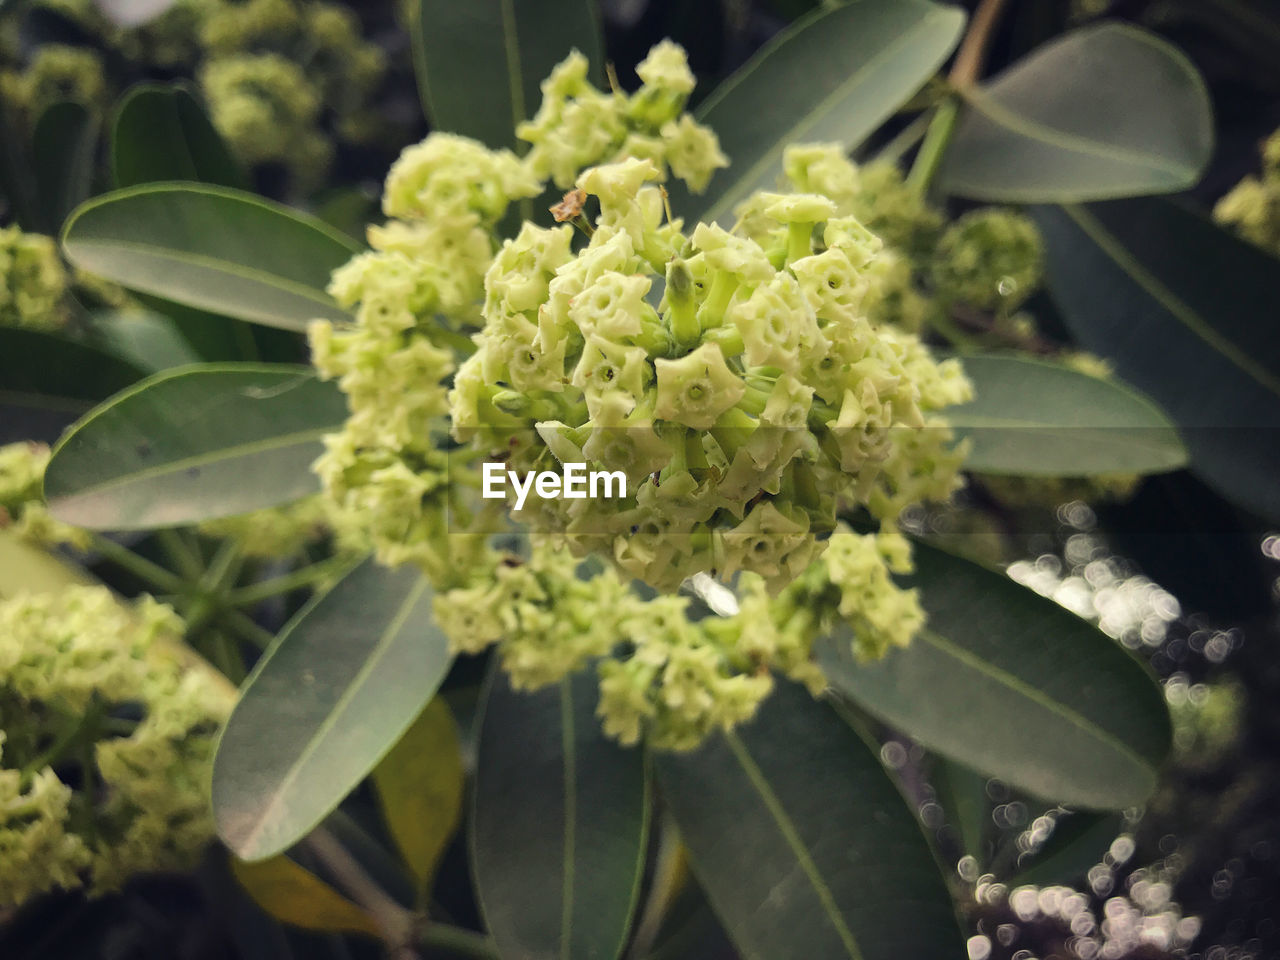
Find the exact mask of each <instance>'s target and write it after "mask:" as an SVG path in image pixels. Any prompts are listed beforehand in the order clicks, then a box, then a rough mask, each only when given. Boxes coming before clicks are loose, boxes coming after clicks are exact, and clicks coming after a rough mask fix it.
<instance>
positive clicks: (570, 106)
mask: <svg viewBox="0 0 1280 960" xmlns="http://www.w3.org/2000/svg"><path fill="white" fill-rule="evenodd" d="M589 70H590V65H589V64H588V62H587V58H586V57H584V56H583V55H582V54H581V53H579V52H578V51H577V50H574V51H573V52H572V53H570V54H569V56H568V57H566V58H565V59H564V60H563V61H562V62H561V63H560V64H558V65H557V66H556V67H555V69H554V70H552V71H551V75H550V76H549V77H547V79H546V80H544V81H543V82H542V104H541V106H540V107H539V108H538V112H537V114H535V115H534V117H533V119H532V120H528V121H526V122H524V123H522V124H520V125H519V126H518V127H517V128H516V135H517V136H518V137H519V138H520V139H521V140H524V141H526V142H527V143H530V144H532V145H533V146H532V149H531V150H530V151H529V154H528V156H526V157H525V161H526V163H528V165H529V167H530V169H531V170H532V171H533V172H534V174H535V175H536V176H537V177H539V178H540V179H550V180H551V181H552V182H553V183H555V185H556V186H557V187H559V188H560V189H562V190H567V189H568V188H569V187H570V186H572V185H573V183H574V181H575V179H576V178H577V176H578V174H579V173H580V172H581V171H582V170H585V169H586V168H588V167H593V166H596V165H598V164H601V163H605V162H616V161H618V160H621V159H623V158H625V157H632V158H635V159H645V160H650V161H652V162H653V163H654V164H656V166H657V169H658V171H659V177H660V179H664V180H665V179H666V174H667V171H668V170H670V172H671V174H672V175H673V176H675V177H677V178H678V179H681V180H684V181H685V182H686V183H687V184H688V185H689V187H690V189H692V190H693V191H694V192H695V193H700V192H702V191H703V190H705V189H706V187H707V183H708V182H709V181H710V179H711V177H712V175H713V174H714V173H715V171H716V170H718V169H720V168H721V167H725V166H727V165H728V163H729V161H728V159H727V158H726V157H725V155H724V154H723V153H722V152H721V150H720V142H719V140H718V139H717V137H716V135H715V133H714V132H712V131H711V130H709V129H708V128H706V127H704V126H702V125H700V124H698V123H697V122H696V121H695V120H694V119H693V118H692V117H691V116H689V115H688V114H685V113H684V112H683V111H684V106H685V104H686V103H687V102H688V99H689V94H690V92H691V91H692V90H693V87H694V77H693V73H692V71H691V70H690V69H689V63H688V59H687V58H686V56H685V52H684V49H683V48H681V47H680V46H679V45H678V44H675V43H672V42H671V41H670V40H664V41H662V42H661V43H659V44H658V45H657V46H655V47H654V48H653V49H652V50H651V51H649V55H648V56H647V57H646V58H645V59H644V60H643V61H642V62H641V63H640V64H639V65H638V66H637V67H636V73H637V74H638V75H639V76H640V79H641V81H642V86H641V87H640V89H639V90H637V91H636V92H635V93H634V94H632V95H631V96H629V97H628V96H627V95H626V94H623V93H621V92H620V91H614V92H612V93H603V92H602V91H600V90H598V89H597V88H596V87H595V86H593V85H592V83H591V81H590V80H589V79H588V77H587V74H588V72H589Z"/></svg>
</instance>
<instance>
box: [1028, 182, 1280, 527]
mask: <svg viewBox="0 0 1280 960" xmlns="http://www.w3.org/2000/svg"><path fill="white" fill-rule="evenodd" d="M1033 212H1034V215H1035V218H1036V222H1037V223H1038V224H1039V225H1040V228H1041V230H1042V231H1043V232H1044V235H1045V240H1046V242H1047V245H1048V263H1047V278H1048V284H1049V289H1050V292H1051V293H1052V294H1053V297H1054V300H1055V301H1057V304H1058V306H1059V308H1060V309H1061V311H1062V314H1063V319H1064V321H1065V322H1066V324H1067V327H1068V328H1069V329H1070V330H1071V333H1072V335H1073V336H1074V337H1075V338H1076V339H1077V340H1078V341H1079V342H1080V344H1081V345H1082V346H1083V347H1085V348H1086V349H1088V350H1092V351H1093V352H1094V353H1098V354H1101V355H1102V356H1104V357H1107V358H1108V359H1110V360H1111V361H1113V362H1114V364H1115V367H1116V372H1117V373H1118V374H1119V375H1120V376H1121V377H1123V378H1124V379H1125V380H1126V381H1128V382H1129V383H1132V384H1133V385H1134V386H1136V387H1137V388H1138V389H1140V390H1142V391H1143V392H1145V393H1146V394H1148V395H1149V396H1150V397H1151V398H1152V399H1154V400H1155V401H1156V402H1157V403H1159V404H1160V405H1161V407H1163V408H1164V410H1165V411H1166V412H1167V413H1168V414H1169V415H1170V416H1171V417H1172V418H1173V420H1174V422H1175V423H1177V424H1178V427H1179V430H1180V432H1181V434H1182V437H1183V440H1184V441H1185V442H1186V445H1187V448H1188V450H1190V452H1191V461H1192V469H1193V470H1194V471H1195V472H1196V473H1198V474H1199V475H1200V476H1201V477H1202V478H1203V479H1204V480H1205V481H1206V482H1208V483H1209V484H1211V485H1213V486H1215V487H1216V488H1217V489H1218V490H1219V491H1220V492H1221V493H1223V494H1224V495H1226V496H1227V497H1229V498H1230V499H1232V500H1235V501H1236V502H1237V503H1239V504H1241V505H1242V506H1245V507H1247V508H1249V509H1251V510H1254V511H1256V512H1258V513H1261V514H1263V515H1265V516H1268V517H1270V518H1272V519H1280V484H1278V483H1277V482H1276V477H1277V476H1280V443H1277V433H1276V425H1277V424H1280V337H1277V336H1276V317H1277V316H1280V285H1277V283H1276V277H1277V274H1278V272H1280V265H1277V262H1276V260H1275V259H1274V258H1273V257H1271V256H1269V255H1267V254H1266V253H1263V252H1262V251H1260V250H1258V249H1257V248H1255V247H1254V246H1252V245H1251V244H1248V243H1245V242H1244V241H1243V240H1239V239H1237V238H1236V237H1234V236H1232V235H1231V234H1230V233H1228V232H1226V231H1225V230H1222V229H1220V228H1218V227H1216V226H1214V225H1213V224H1212V223H1210V222H1209V221H1208V220H1206V219H1205V218H1203V217H1202V216H1201V215H1199V214H1198V213H1194V212H1192V211H1190V210H1188V209H1185V208H1183V207H1181V206H1179V205H1178V204H1176V203H1173V202H1171V201H1167V200H1151V199H1146V200H1125V201H1116V202H1113V203H1106V204H1093V205H1090V206H1087V207H1067V208H1037V209H1036V210H1035V211H1033Z"/></svg>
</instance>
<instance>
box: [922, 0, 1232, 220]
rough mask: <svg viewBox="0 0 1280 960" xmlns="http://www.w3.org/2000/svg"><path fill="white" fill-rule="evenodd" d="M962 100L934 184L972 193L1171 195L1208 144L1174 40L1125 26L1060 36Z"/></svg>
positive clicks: (1025, 197) (1074, 198)
mask: <svg viewBox="0 0 1280 960" xmlns="http://www.w3.org/2000/svg"><path fill="white" fill-rule="evenodd" d="M965 98H966V101H967V104H968V109H967V110H965V112H964V116H963V118H962V119H961V121H960V125H959V127H958V128H957V129H956V133H955V138H954V139H953V140H952V142H951V147H950V149H949V151H948V152H947V158H946V162H945V165H944V166H943V169H942V171H941V174H940V177H939V186H940V187H941V189H943V190H944V191H946V192H948V193H952V194H957V195H959V196H962V197H970V198H972V199H975V200H988V201H997V202H1004V203H1068V202H1078V201H1082V200H1103V199H1109V198H1111V197H1125V196H1134V195H1137V194H1149V193H1172V192H1175V191H1178V190H1183V189H1186V188H1187V187H1190V186H1192V185H1193V184H1195V183H1196V182H1197V181H1198V180H1199V179H1200V175H1201V174H1202V173H1203V172H1204V169H1205V167H1206V166H1207V165H1208V163H1209V159H1210V157H1211V156H1212V154H1213V115H1212V106H1211V103H1210V100H1209V93H1208V90H1207V89H1206V88H1205V84H1204V81H1203V80H1202V79H1201V77H1200V74H1199V73H1198V72H1197V71H1196V68H1195V67H1194V66H1193V65H1192V63H1191V61H1190V60H1188V59H1187V58H1186V57H1185V56H1184V55H1183V54H1182V53H1181V52H1180V51H1179V50H1178V49H1177V48H1176V47H1173V46H1170V45H1169V44H1168V43H1165V42H1164V41H1163V40H1161V39H1160V38H1159V37H1157V36H1156V35H1155V34H1152V33H1148V32H1147V31H1145V30H1140V29H1138V28H1137V27H1133V26H1129V25H1127V24H1119V23H1103V24H1098V25H1096V26H1090V27H1085V28H1083V29H1080V30H1076V31H1074V32H1072V33H1069V34H1067V35H1066V36H1063V37H1060V38H1059V39H1057V40H1055V41H1054V42H1053V43H1050V44H1047V45H1046V46H1044V47H1042V48H1041V49H1039V50H1037V51H1036V52H1034V53H1032V54H1031V55H1030V56H1029V57H1027V58H1026V59H1024V60H1021V61H1019V62H1018V63H1016V64H1014V65H1013V66H1012V67H1010V68H1009V69H1008V70H1006V71H1005V72H1004V73H1002V74H1001V75H1000V76H999V77H997V78H996V79H995V80H993V81H992V82H991V83H989V84H985V85H983V86H981V87H977V88H974V89H970V90H968V91H966V92H965Z"/></svg>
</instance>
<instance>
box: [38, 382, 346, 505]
mask: <svg viewBox="0 0 1280 960" xmlns="http://www.w3.org/2000/svg"><path fill="white" fill-rule="evenodd" d="M345 418H346V402H345V400H344V399H343V396H342V393H341V392H340V391H339V390H338V389H337V387H336V386H335V385H333V384H332V383H325V382H322V381H320V380H317V379H316V377H315V374H314V373H313V372H312V371H311V370H309V369H307V368H305V367H294V366H286V365H283V364H279V365H277V364H251V363H246V364H235V363H226V364H203V365H194V366H188V367H179V368H177V369H176V370H170V371H165V372H163V373H159V374H156V375H155V376H152V377H149V378H148V379H146V380H145V381H143V382H142V383H139V384H137V385H136V386H134V387H131V388H130V389H128V390H126V391H124V392H123V393H120V394H117V395H116V396H115V397H112V398H111V399H110V400H108V401H106V402H105V403H103V404H102V405H101V406H99V407H97V408H96V409H94V410H92V411H90V412H89V413H88V414H87V415H86V416H85V417H84V418H83V419H81V420H80V421H78V422H77V423H76V424H75V425H74V426H72V427H71V429H70V430H69V431H68V432H67V434H66V435H65V436H64V437H63V438H62V440H61V441H60V442H59V443H58V445H57V446H56V447H55V448H54V452H53V459H52V460H51V461H50V463H49V467H48V470H47V471H46V473H45V496H46V498H47V499H48V501H49V505H50V507H51V508H52V510H53V512H54V514H55V515H56V516H57V517H58V518H59V519H62V520H65V521H66V522H68V523H74V524H76V525H77V526H81V527H88V528H90V529H94V530H138V529H147V528H153V527H167V526H175V525H179V524H184V523H194V522H196V521H199V520H206V519H211V518H213V517H225V516H232V515H234V514H239V513H246V512H248V511H250V510H258V509H261V508H263V507H270V506H275V505H277V504H281V503H287V502H289V501H291V500H297V499H299V498H300V497H303V496H306V495H307V494H309V493H313V492H314V491H315V490H317V489H318V488H319V481H318V480H317V479H316V477H315V475H314V474H312V472H311V470H310V465H311V462H312V461H313V460H315V458H316V457H318V456H319V455H320V453H321V452H323V447H322V445H321V442H320V438H321V437H322V436H324V434H326V433H331V432H333V431H334V430H335V429H337V427H338V426H339V425H341V423H342V422H343V420H344V419H345Z"/></svg>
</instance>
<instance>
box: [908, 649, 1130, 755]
mask: <svg viewBox="0 0 1280 960" xmlns="http://www.w3.org/2000/svg"><path fill="white" fill-rule="evenodd" d="M917 639H918V640H923V641H924V642H926V643H928V644H930V645H932V646H934V647H936V648H937V649H938V650H940V651H942V653H944V654H945V655H947V656H950V657H951V658H953V659H955V660H958V661H960V663H962V664H964V665H965V666H967V667H970V668H971V669H973V670H976V671H977V672H978V673H981V674H982V675H984V676H986V677H988V678H990V679H992V680H994V681H996V682H997V683H999V684H1000V685H1002V686H1004V687H1007V688H1008V689H1009V690H1011V691H1013V692H1014V693H1016V694H1018V695H1020V696H1022V697H1024V698H1026V699H1027V700H1030V701H1031V702H1032V703H1034V704H1036V705H1037V706H1039V707H1042V708H1043V709H1045V710H1047V711H1049V712H1050V713H1052V714H1054V715H1055V716H1058V717H1060V718H1062V719H1063V720H1065V721H1067V722H1068V723H1069V724H1071V725H1072V726H1074V727H1075V728H1076V729H1078V730H1080V731H1081V732H1083V733H1085V734H1087V735H1089V736H1092V737H1094V738H1096V739H1097V740H1099V741H1101V742H1102V743H1105V744H1106V745H1107V746H1109V747H1111V749H1113V750H1115V751H1116V752H1117V753H1118V754H1120V755H1121V756H1122V757H1124V758H1125V759H1127V760H1129V761H1130V762H1131V763H1134V764H1136V765H1137V766H1138V767H1140V768H1142V769H1144V770H1146V771H1147V772H1151V771H1152V769H1153V767H1152V764H1151V763H1150V761H1148V760H1146V759H1145V758H1144V757H1143V756H1142V755H1141V754H1139V753H1138V752H1137V751H1136V750H1134V749H1133V748H1132V747H1130V746H1129V745H1128V744H1127V743H1125V742H1124V741H1123V740H1121V739H1120V738H1119V737H1117V736H1116V735H1115V734H1113V733H1111V732H1110V731H1108V730H1105V729H1104V728H1102V727H1100V726H1099V725H1098V724H1096V723H1094V722H1093V721H1091V720H1090V719H1089V718H1088V717H1086V716H1085V715H1084V714H1082V713H1079V712H1078V711H1076V710H1073V709H1071V708H1070V707H1067V706H1066V705H1065V704H1063V703H1062V702H1061V701H1058V700H1053V699H1051V698H1050V697H1049V696H1047V695H1046V694H1044V693H1043V692H1042V691H1040V690H1038V689H1036V688H1035V687H1033V686H1032V685H1031V684H1030V683H1028V682H1027V681H1025V680H1023V679H1022V678H1021V677H1018V676H1015V675H1014V674H1012V673H1010V672H1009V671H1007V670H1004V669H1002V668H1001V667H997V666H995V665H994V664H992V663H991V662H990V661H988V660H984V659H983V658H981V657H979V656H978V655H977V654H975V653H972V652H970V651H969V650H966V649H965V648H964V647H962V646H960V645H959V644H957V643H955V642H954V641H951V640H948V639H946V638H945V637H943V636H941V635H939V634H937V633H934V632H933V631H932V630H928V629H925V630H921V631H920V633H919V634H918V635H917Z"/></svg>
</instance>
